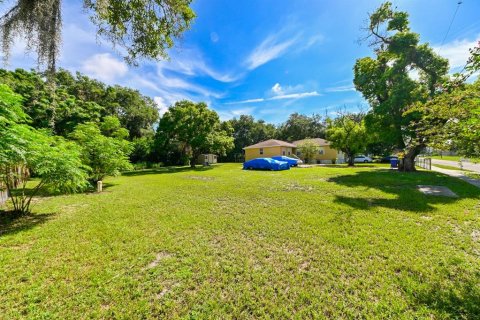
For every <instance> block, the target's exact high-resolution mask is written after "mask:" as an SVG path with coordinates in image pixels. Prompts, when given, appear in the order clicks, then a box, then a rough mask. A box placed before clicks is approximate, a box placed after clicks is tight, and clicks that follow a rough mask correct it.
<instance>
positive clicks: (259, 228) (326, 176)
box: [0, 164, 480, 319]
mask: <svg viewBox="0 0 480 320" xmlns="http://www.w3.org/2000/svg"><path fill="white" fill-rule="evenodd" d="M240 168H241V165H240V164H225V165H218V166H214V167H212V168H211V169H197V170H193V171H192V170H190V169H188V168H184V169H177V170H166V169H165V170H159V171H144V172H137V173H132V174H129V175H124V176H122V177H118V178H112V179H108V181H106V182H107V188H106V190H105V192H104V193H102V194H94V193H92V194H81V195H72V196H60V197H51V198H48V197H46V198H42V199H40V200H39V202H38V203H37V204H36V206H35V208H34V211H35V212H36V214H35V215H34V216H32V217H29V218H24V219H21V220H16V221H14V222H9V221H5V220H4V221H3V222H2V224H0V227H1V234H0V270H1V272H0V293H1V294H0V318H2V319H13V318H29V319H31V318H42V319H49V318H58V319H84V318H124V319H132V318H192V319H196V318H199V319H215V318H216V319H225V318H226V319H228V318H235V319H245V318H246V319H258V318H277V319H288V318H294V317H296V318H325V317H328V318H395V319H396V318H405V319H412V318H462V317H463V318H471V319H473V318H477V319H478V318H479V317H480V189H478V188H475V187H473V186H471V185H469V184H467V183H466V182H463V181H460V180H456V179H454V178H450V177H446V176H443V175H440V174H437V173H433V172H418V173H410V174H407V173H405V174H404V173H398V172H394V171H390V170H388V169H386V168H382V167H379V166H367V167H363V168H356V169H350V168H346V167H314V168H302V169H301V168H298V169H292V170H290V171H283V172H260V171H242V170H240ZM417 184H433V185H445V186H447V187H449V188H450V189H452V190H453V191H454V192H456V193H457V194H458V195H459V198H444V197H431V196H425V195H423V194H421V193H420V192H418V191H417V190H416V185H417Z"/></svg>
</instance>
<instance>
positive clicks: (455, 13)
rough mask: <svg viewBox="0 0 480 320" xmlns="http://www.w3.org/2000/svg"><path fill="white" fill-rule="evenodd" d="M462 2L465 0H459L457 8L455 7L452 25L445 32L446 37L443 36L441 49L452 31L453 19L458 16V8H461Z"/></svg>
mask: <svg viewBox="0 0 480 320" xmlns="http://www.w3.org/2000/svg"><path fill="white" fill-rule="evenodd" d="M462 3H463V1H458V2H457V8H456V9H455V12H454V14H453V17H452V20H451V21H450V25H449V26H448V29H447V33H445V37H443V40H442V44H441V45H440V50H442V47H443V44H444V43H445V40H446V39H447V36H448V33H449V32H450V29H451V28H452V24H453V21H454V20H455V17H456V16H457V12H458V9H459V8H460V5H461V4H462Z"/></svg>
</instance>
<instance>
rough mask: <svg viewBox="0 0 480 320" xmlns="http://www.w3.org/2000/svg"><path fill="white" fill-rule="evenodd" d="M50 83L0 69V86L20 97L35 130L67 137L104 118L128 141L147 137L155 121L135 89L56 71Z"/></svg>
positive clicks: (154, 111) (147, 100)
mask: <svg viewBox="0 0 480 320" xmlns="http://www.w3.org/2000/svg"><path fill="white" fill-rule="evenodd" d="M53 80H54V82H53V83H52V82H47V81H46V80H45V76H44V74H42V73H38V72H36V71H26V70H23V69H17V70H15V71H7V70H3V69H0V83H3V84H6V85H7V86H9V87H10V88H11V89H12V90H13V91H14V92H15V93H17V94H19V95H21V96H22V97H23V104H22V105H23V110H24V112H25V113H26V114H27V115H28V116H29V117H30V119H31V125H32V126H33V127H35V128H45V129H50V130H52V132H53V133H54V134H56V135H60V136H67V135H68V134H69V133H71V132H72V130H73V129H74V128H75V127H76V125H78V124H79V123H85V122H95V123H99V122H100V121H101V120H102V119H103V118H105V117H107V116H114V117H117V118H118V119H119V120H120V123H121V125H122V127H124V128H126V129H127V130H128V137H127V138H128V139H129V140H133V139H135V138H140V137H143V136H146V135H151V134H152V132H153V130H154V129H153V125H154V124H155V123H156V122H157V121H158V110H157V106H156V104H155V103H154V101H153V100H152V99H151V98H149V97H146V96H143V95H141V94H140V93H139V92H138V91H137V90H133V89H130V88H125V87H121V86H117V85H116V86H107V85H105V84H104V83H102V82H100V81H97V80H94V79H91V78H89V77H87V76H85V75H82V74H81V73H78V72H77V73H76V74H75V75H73V74H71V73H70V72H69V71H66V70H59V71H58V72H57V73H56V74H55V77H54V79H53Z"/></svg>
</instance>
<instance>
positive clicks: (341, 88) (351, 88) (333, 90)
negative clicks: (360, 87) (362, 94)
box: [325, 85, 355, 92]
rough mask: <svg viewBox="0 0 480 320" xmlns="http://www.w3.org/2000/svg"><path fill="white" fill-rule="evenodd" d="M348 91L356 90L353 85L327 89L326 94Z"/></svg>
mask: <svg viewBox="0 0 480 320" xmlns="http://www.w3.org/2000/svg"><path fill="white" fill-rule="evenodd" d="M347 91H355V88H354V87H353V86H352V85H346V86H338V87H331V88H327V89H325V92H347Z"/></svg>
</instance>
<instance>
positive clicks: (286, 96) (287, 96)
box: [225, 91, 321, 104]
mask: <svg viewBox="0 0 480 320" xmlns="http://www.w3.org/2000/svg"><path fill="white" fill-rule="evenodd" d="M315 96H321V94H320V93H318V92H317V91H311V92H299V93H290V94H280V95H276V96H273V97H270V98H256V99H248V100H241V101H235V102H227V103H225V104H245V103H253V102H263V101H272V100H284V99H302V98H307V97H315Z"/></svg>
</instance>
